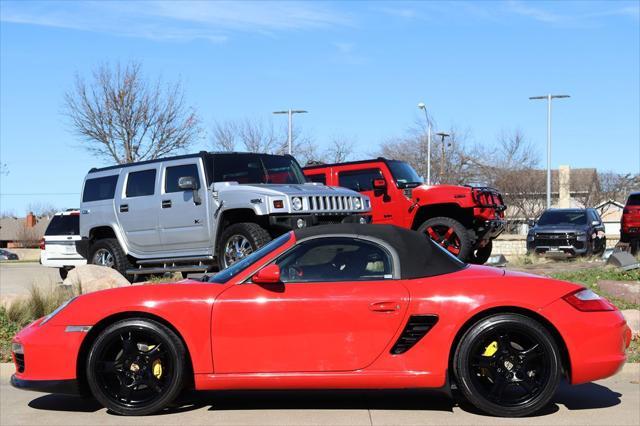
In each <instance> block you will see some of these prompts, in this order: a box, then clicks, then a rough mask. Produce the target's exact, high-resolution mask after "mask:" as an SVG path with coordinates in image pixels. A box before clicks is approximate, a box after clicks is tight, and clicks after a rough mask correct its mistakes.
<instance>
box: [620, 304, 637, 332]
mask: <svg viewBox="0 0 640 426" xmlns="http://www.w3.org/2000/svg"><path fill="white" fill-rule="evenodd" d="M622 315H623V316H624V319H625V320H626V321H627V325H628V326H629V328H630V329H631V334H632V335H633V336H640V310H638V309H625V310H624V311H622Z"/></svg>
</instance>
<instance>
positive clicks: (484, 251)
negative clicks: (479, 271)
mask: <svg viewBox="0 0 640 426" xmlns="http://www.w3.org/2000/svg"><path fill="white" fill-rule="evenodd" d="M492 250H493V242H492V241H489V242H488V243H487V245H485V246H484V247H480V248H479V249H477V250H475V251H474V252H473V253H472V254H471V255H470V256H469V263H474V264H476V265H484V264H485V263H486V261H487V260H489V257H491V251H492Z"/></svg>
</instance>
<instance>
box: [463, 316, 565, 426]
mask: <svg viewBox="0 0 640 426" xmlns="http://www.w3.org/2000/svg"><path fill="white" fill-rule="evenodd" d="M494 345H495V346H494ZM453 374H454V377H455V380H456V382H457V384H458V388H459V389H460V391H461V393H462V395H463V396H464V398H466V399H467V400H468V401H469V402H470V403H471V404H472V405H474V406H475V407H476V408H478V409H480V410H482V411H484V412H485V413H488V414H491V415H494V416H499V417H523V416H529V415H532V414H534V413H536V412H538V411H540V410H541V409H542V408H544V407H545V406H546V405H547V404H548V403H549V401H550V400H551V398H552V397H553V395H554V394H555V392H556V390H557V388H558V385H559V383H560V379H561V377H562V367H561V358H560V351H559V349H558V345H557V344H556V342H555V340H554V338H553V337H552V336H551V334H550V333H549V331H548V330H547V329H546V328H545V327H544V326H542V325H541V324H540V323H538V322H537V321H535V320H533V319H531V318H529V317H527V316H524V315H519V314H498V315H492V316H490V317H487V318H484V319H481V320H480V321H478V322H477V323H475V324H474V325H473V326H472V327H470V328H469V329H468V330H467V331H466V332H465V333H464V335H463V336H462V338H461V339H460V341H459V343H458V345H457V347H456V350H455V354H454V358H453ZM507 391H509V394H508V396H506V397H505V393H506V392H507ZM509 397H511V398H512V399H511V400H509V399H508V398H509Z"/></svg>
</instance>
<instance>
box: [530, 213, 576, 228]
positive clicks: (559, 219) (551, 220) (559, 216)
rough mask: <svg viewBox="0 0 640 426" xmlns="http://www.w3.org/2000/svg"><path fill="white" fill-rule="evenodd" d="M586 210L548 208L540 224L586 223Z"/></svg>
mask: <svg viewBox="0 0 640 426" xmlns="http://www.w3.org/2000/svg"><path fill="white" fill-rule="evenodd" d="M586 224H587V214H586V212H585V211H584V210H582V211H581V210H547V211H546V212H544V213H543V214H542V216H540V220H539V221H538V225H543V226H544V225H586Z"/></svg>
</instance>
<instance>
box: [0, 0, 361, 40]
mask: <svg viewBox="0 0 640 426" xmlns="http://www.w3.org/2000/svg"><path fill="white" fill-rule="evenodd" d="M0 7H1V12H2V13H1V14H0V20H2V21H4V22H11V23H17V24H30V25H39V26H48V27H57V28H67V29H72V30H81V31H92V32H100V33H109V34H114V35H120V36H129V37H142V38H148V39H154V40H193V39H205V40H209V41H212V42H223V41H225V40H227V39H228V37H229V35H230V34H231V33H233V32H238V31H240V32H248V33H263V34H275V33H277V32H282V31H293V30H313V29H318V28H326V27H332V26H346V25H350V19H349V18H348V17H347V16H345V15H343V14H339V13H337V12H335V11H333V10H332V9H330V8H328V7H326V6H325V5H323V4H315V3H293V2H284V3H283V2H228V1H217V2H207V1H181V2H170V1H136V2H121V1H101V2H79V1H63V2H54V1H37V2H15V1H2V2H1V3H0Z"/></svg>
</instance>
